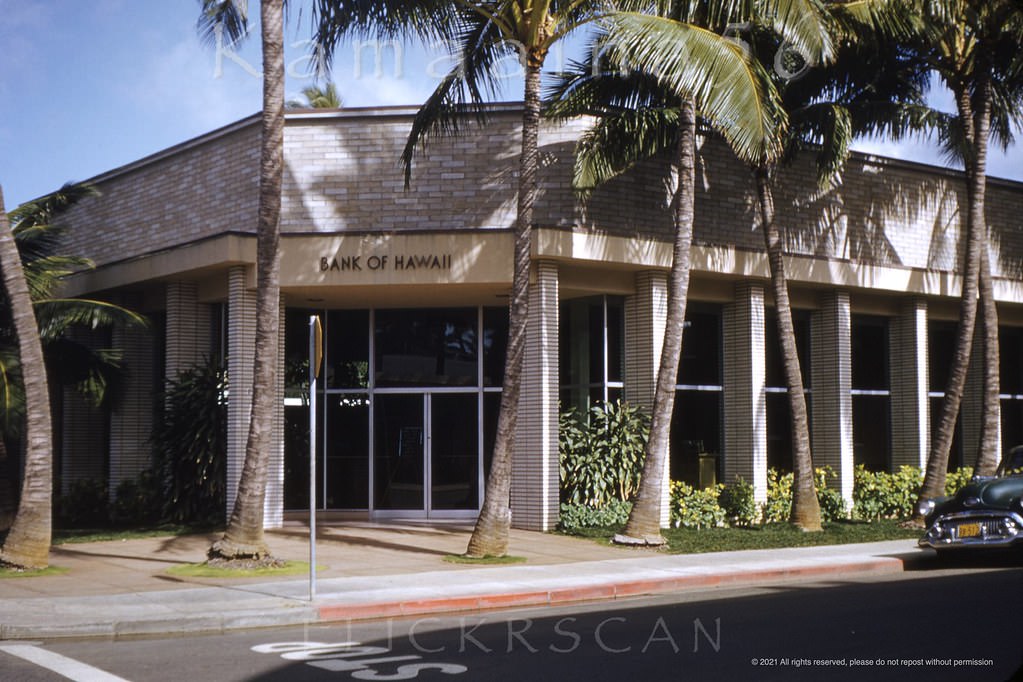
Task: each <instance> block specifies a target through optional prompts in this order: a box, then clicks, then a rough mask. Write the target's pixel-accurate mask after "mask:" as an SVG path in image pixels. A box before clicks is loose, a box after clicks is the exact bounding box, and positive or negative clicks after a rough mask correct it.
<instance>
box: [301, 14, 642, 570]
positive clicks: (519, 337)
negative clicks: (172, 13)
mask: <svg viewBox="0 0 1023 682" xmlns="http://www.w3.org/2000/svg"><path fill="white" fill-rule="evenodd" d="M611 4H612V3H610V2H602V1H596V0H569V1H566V2H555V1H553V0H544V1H541V2H532V1H528V0H492V1H482V2H470V1H468V0H433V1H424V2H415V3H409V2H396V1H393V0H392V1H387V0H380V1H377V2H344V1H343V0H317V2H316V10H315V11H316V19H315V21H314V23H315V24H316V25H317V26H318V28H317V35H316V43H317V45H318V49H319V50H321V52H322V56H323V58H324V59H325V61H327V62H328V63H329V60H330V59H331V57H332V55H333V51H334V49H335V47H336V46H337V44H338V43H339V42H340V41H341V40H342V39H344V38H345V37H347V36H350V35H353V34H370V35H377V36H387V37H395V36H416V37H425V38H427V39H441V40H446V41H449V42H450V43H451V44H452V45H454V53H455V55H454V56H455V62H456V65H455V66H454V67H453V68H452V70H451V71H450V72H449V73H448V74H447V76H446V77H445V78H444V79H443V80H442V81H441V83H440V85H439V86H438V87H437V89H436V90H435V91H434V92H433V94H432V95H431V96H430V98H429V99H428V100H427V101H426V103H425V104H423V106H422V107H421V108H420V110H419V112H418V114H417V115H416V117H415V119H414V121H413V125H412V130H411V132H410V134H409V138H408V143H407V144H406V147H405V150H404V152H403V155H402V161H403V163H404V166H405V172H406V175H405V178H406V184H407V183H408V182H409V179H410V173H411V166H412V161H413V159H414V156H415V154H416V151H417V149H418V148H419V146H420V145H421V144H423V143H424V142H425V141H426V140H427V138H428V137H429V136H431V135H435V134H443V133H446V132H452V131H455V130H457V129H458V126H459V125H460V121H461V120H462V116H463V115H464V114H465V113H466V109H469V110H470V111H471V112H472V113H474V114H475V116H476V118H477V120H479V121H481V122H483V121H485V120H486V109H485V107H484V106H483V104H484V100H485V98H486V97H487V96H488V95H492V94H494V93H495V92H496V90H497V88H498V86H499V82H498V78H497V76H498V74H496V73H495V71H494V67H495V65H496V64H497V63H498V61H499V60H500V59H502V58H503V57H505V56H508V55H515V56H518V57H519V58H520V60H521V63H522V65H523V67H524V74H525V79H524V85H523V103H524V107H523V114H522V141H521V145H522V146H521V153H520V155H519V187H518V205H517V209H518V213H517V217H516V221H515V229H514V233H515V240H514V241H515V246H514V255H513V259H514V260H513V277H512V290H511V298H510V303H509V319H508V346H507V353H506V356H505V371H504V382H503V386H502V394H501V407H500V415H499V417H498V423H497V436H496V441H495V444H494V452H493V457H492V459H491V467H490V474H489V475H488V478H487V485H486V492H485V495H484V502H483V508H482V510H481V512H480V515H479V518H478V519H477V522H476V527H475V529H474V530H473V533H472V536H471V538H470V540H469V544H468V547H467V549H466V554H467V555H469V556H487V555H492V556H501V555H504V554H506V553H507V548H508V531H509V529H510V527H511V509H510V500H509V495H510V490H511V459H512V445H513V442H512V441H513V436H514V432H515V425H516V421H517V409H518V400H519V393H520V386H521V377H522V359H523V356H524V349H525V338H526V320H527V316H528V295H529V270H530V243H531V234H532V226H533V206H534V204H535V201H536V197H537V180H536V178H537V172H538V169H539V146H538V138H539V126H540V83H541V71H542V69H543V66H544V63H545V61H546V58H547V55H548V53H549V52H550V50H551V48H552V47H553V46H554V45H555V44H556V43H557V42H558V41H559V40H561V39H562V38H564V37H565V36H567V35H569V34H570V33H572V32H574V31H576V30H578V29H579V28H581V27H583V26H585V25H587V24H589V23H590V22H593V21H595V20H596V19H597V18H599V17H601V16H602V15H603V14H604V13H605V12H606V11H607V10H608V9H609V8H610V6H611ZM619 4H629V3H619ZM636 4H640V3H636Z"/></svg>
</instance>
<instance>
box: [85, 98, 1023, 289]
mask: <svg viewBox="0 0 1023 682" xmlns="http://www.w3.org/2000/svg"><path fill="white" fill-rule="evenodd" d="M410 122H411V117H410V112H409V111H407V110H406V111H389V110H371V111H359V110H352V111H346V112H342V113H341V114H332V115H314V116H309V115H304V117H303V116H298V115H296V116H292V117H291V118H290V119H289V121H288V126H287V130H286V135H285V146H286V152H285V160H286V169H285V182H284V195H283V214H282V221H281V229H282V231H283V232H285V233H323V232H335V231H346V230H351V231H367V230H371V231H401V230H461V229H495V228H496V229H501V228H508V227H510V226H511V225H512V224H513V221H514V216H515V205H514V195H515V190H516V187H517V158H518V151H519V143H518V131H519V129H520V123H519V114H518V112H516V111H514V110H507V109H505V110H500V111H496V112H495V113H494V114H493V116H492V118H491V120H490V121H489V123H488V124H487V126H486V127H485V128H482V129H481V128H478V127H476V126H475V125H474V124H473V123H472V122H467V123H466V125H465V126H464V127H463V134H462V135H461V136H458V137H454V138H438V139H434V140H432V141H431V142H430V144H429V146H428V148H427V151H426V152H425V153H422V154H419V155H418V156H417V158H416V162H415V166H414V173H413V177H412V185H411V187H410V188H409V189H408V190H405V189H404V181H403V175H402V171H401V168H400V164H399V161H398V159H399V156H400V154H401V150H402V148H403V146H404V144H405V139H406V135H407V132H408V128H409V125H410ZM585 125H586V123H585V121H576V122H572V123H570V124H566V125H565V126H563V127H560V128H556V127H553V126H548V127H546V128H545V129H544V131H543V134H542V135H541V147H542V161H543V168H542V171H541V175H540V181H541V187H542V190H541V196H540V200H539V202H538V206H537V210H536V221H537V223H538V224H539V225H541V226H555V227H556V226H562V227H577V228H579V229H587V230H602V231H607V232H610V233H614V234H622V235H630V236H631V235H644V236H645V235H653V236H661V237H663V238H665V239H668V238H670V235H671V223H670V216H669V213H668V210H667V206H666V194H665V190H664V180H663V178H664V173H665V171H666V169H667V164H666V161H665V160H663V159H661V160H655V161H650V162H647V163H644V164H641V165H640V166H639V167H638V168H636V169H634V170H633V171H632V172H630V173H629V174H628V175H626V176H625V177H623V178H620V179H618V180H615V181H614V182H612V183H610V184H609V185H607V186H605V187H602V188H599V189H598V190H597V191H596V192H594V193H593V195H592V197H591V198H590V199H589V200H588V201H586V202H583V201H581V200H580V199H578V197H576V196H575V194H574V193H573V192H572V189H571V186H570V182H571V169H572V163H573V161H572V156H573V151H574V145H575V139H576V138H577V137H578V135H579V134H580V132H581V131H582V130H583V129H584V128H585ZM258 133H259V131H258V122H257V121H256V120H255V119H249V120H247V121H245V122H239V123H238V124H235V126H233V127H229V128H228V129H226V131H214V132H213V133H210V134H209V135H208V136H206V137H205V138H199V139H197V140H195V141H192V142H189V143H185V144H183V145H180V146H179V147H177V148H172V149H170V150H167V151H166V152H162V153H160V154H158V155H156V156H154V157H152V158H151V159H148V160H147V159H144V160H141V161H139V162H137V163H135V164H132V165H130V166H128V167H125V168H123V169H119V170H117V171H112V172H111V173H108V174H105V175H104V176H100V177H99V178H98V179H97V180H98V184H99V186H100V188H101V189H102V191H103V196H102V197H101V198H99V199H93V200H88V201H86V202H85V203H84V204H83V205H82V206H81V207H79V208H77V209H76V210H75V211H74V212H73V213H72V214H71V216H70V221H71V223H72V225H74V226H77V229H75V230H74V231H73V233H72V237H71V243H70V244H69V250H70V252H72V253H81V254H83V255H86V256H89V257H91V258H93V259H94V260H95V261H96V262H97V263H99V264H105V263H112V262H117V261H119V260H123V259H127V258H131V257H134V256H138V255H140V254H145V253H152V252H155V251H159V250H161V249H166V248H169V247H172V246H174V245H176V244H180V243H185V242H189V241H195V240H200V239H203V238H207V237H211V236H214V235H218V234H222V233H224V232H229V231H241V232H249V233H251V232H254V230H255V218H256V199H257V189H258V187H257V185H258V177H257V166H258V149H257V147H258V139H259V135H258ZM699 162H700V163H699V173H698V181H697V182H698V195H697V225H696V234H695V240H696V243H698V244H700V243H702V244H717V245H727V246H736V247H739V248H741V249H750V250H761V237H760V234H759V232H758V231H757V230H756V220H755V210H754V209H755V205H754V196H753V192H752V187H751V184H750V178H749V172H748V170H747V169H746V168H745V167H744V166H743V164H741V163H740V162H738V161H737V160H736V159H735V158H734V156H732V155H731V153H730V152H729V151H728V149H727V148H726V147H725V146H724V144H723V143H722V142H721V141H720V140H717V139H714V138H712V139H707V140H705V141H704V142H703V143H702V144H701V147H700V152H699ZM960 186H961V180H960V178H959V176H958V175H957V174H955V173H951V172H946V171H940V170H935V169H928V168H925V167H921V166H914V165H910V164H905V163H900V162H888V161H884V160H873V161H871V160H867V159H865V158H862V157H857V158H854V159H853V160H851V161H850V163H849V166H848V169H847V171H846V173H845V182H844V184H843V185H842V186H840V187H838V188H836V189H834V190H831V191H828V192H819V191H817V190H816V189H815V187H816V184H815V178H814V163H813V160H812V159H811V158H809V157H807V158H804V159H801V160H800V161H799V162H798V163H795V164H793V165H792V166H790V167H786V168H784V169H782V170H781V171H780V172H779V175H778V178H777V182H776V183H775V187H776V194H777V196H776V205H777V209H778V222H779V224H780V225H781V227H782V228H783V230H784V232H785V235H786V241H787V245H788V249H789V250H790V252H791V253H794V254H806V255H816V256H822V257H828V258H840V259H852V260H863V261H868V262H874V263H881V264H888V265H896V266H899V265H901V266H907V267H913V268H927V269H937V270H950V269H952V268H954V267H955V263H956V254H957V248H958V233H959V222H960V220H959V219H960V211H959V209H958V206H959V205H960V200H961V194H962V190H961V188H960ZM1021 214H1023V187H1021V186H1020V185H1019V184H1018V183H1007V182H1003V181H992V182H991V183H990V186H989V192H988V216H989V221H990V224H991V233H992V252H993V256H992V260H993V263H994V268H993V269H994V271H995V273H996V274H998V275H1001V276H1004V277H1011V278H1019V276H1020V273H1021V262H1023V230H1020V229H1018V228H1019V224H1020V215H1021Z"/></svg>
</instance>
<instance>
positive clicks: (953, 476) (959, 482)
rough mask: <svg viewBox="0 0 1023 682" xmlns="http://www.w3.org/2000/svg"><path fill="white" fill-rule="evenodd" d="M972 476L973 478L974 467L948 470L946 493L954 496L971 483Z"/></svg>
mask: <svg viewBox="0 0 1023 682" xmlns="http://www.w3.org/2000/svg"><path fill="white" fill-rule="evenodd" d="M971 478H973V467H963V468H962V469H956V470H955V471H950V472H948V475H947V476H946V477H945V494H946V495H948V496H949V497H952V496H953V495H955V494H956V493H957V492H959V490H960V489H961V488H963V487H964V486H965V485H966V484H967V483H969V482H970V479H971Z"/></svg>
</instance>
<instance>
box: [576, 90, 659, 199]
mask: <svg viewBox="0 0 1023 682" xmlns="http://www.w3.org/2000/svg"><path fill="white" fill-rule="evenodd" d="M678 126H679V108H678V107H677V106H675V107H666V108H651V107H644V108H641V109H634V110H624V111H621V112H620V113H618V114H615V115H605V116H603V117H602V118H600V119H599V120H598V121H597V122H596V123H595V124H594V126H593V127H592V128H591V129H590V130H588V131H587V132H586V133H585V134H584V135H583V137H582V138H581V139H580V140H579V143H578V145H577V146H576V160H575V168H574V172H573V178H572V185H573V187H575V189H576V190H577V191H579V192H580V193H581V194H583V195H586V194H588V193H589V192H591V191H592V190H593V189H594V188H596V187H597V186H598V185H600V184H602V183H604V182H607V181H608V180H610V179H612V178H614V177H617V176H618V175H621V174H622V173H624V172H625V171H627V170H629V168H631V167H633V166H634V165H635V164H636V163H638V162H639V161H642V160H643V159H648V158H651V157H654V156H656V155H658V154H661V153H664V152H668V151H670V150H672V149H673V148H674V147H675V145H676V144H677V139H678Z"/></svg>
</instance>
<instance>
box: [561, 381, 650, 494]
mask: <svg viewBox="0 0 1023 682" xmlns="http://www.w3.org/2000/svg"><path fill="white" fill-rule="evenodd" d="M586 414H587V417H588V419H586V420H584V419H583V418H582V417H581V416H580V415H579V414H578V413H577V412H576V411H575V410H569V411H567V412H563V413H562V414H561V417H560V420H559V426H560V431H559V439H558V441H559V442H558V450H559V460H560V465H561V494H562V501H564V502H566V503H569V504H583V505H587V506H590V507H595V508H600V507H603V506H605V505H607V504H609V503H610V502H611V501H613V500H619V501H624V500H628V499H630V498H631V497H632V496H633V494H634V493H635V491H636V490H637V489H638V487H639V476H640V473H641V471H642V468H643V452H644V448H645V447H646V441H647V436H648V434H649V432H650V425H649V419H648V418H647V416H646V415H645V414H643V412H641V411H640V410H639V409H638V408H636V407H632V406H631V405H629V404H628V403H623V402H620V401H615V402H613V403H607V404H604V405H597V406H595V407H593V408H591V409H590V411H589V412H588V413H586Z"/></svg>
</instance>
